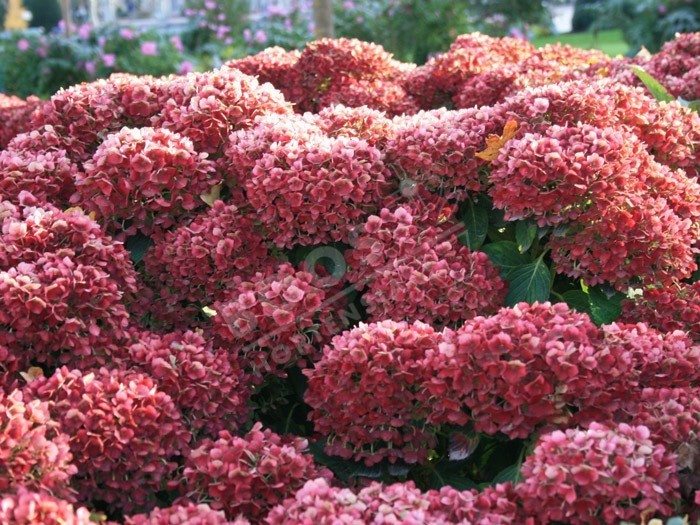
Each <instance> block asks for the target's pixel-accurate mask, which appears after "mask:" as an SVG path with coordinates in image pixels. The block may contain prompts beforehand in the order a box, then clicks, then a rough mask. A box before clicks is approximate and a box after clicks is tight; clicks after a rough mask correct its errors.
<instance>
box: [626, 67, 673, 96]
mask: <svg viewBox="0 0 700 525" xmlns="http://www.w3.org/2000/svg"><path fill="white" fill-rule="evenodd" d="M630 69H631V70H632V71H633V72H634V74H635V75H637V78H639V80H641V81H642V83H643V84H644V85H645V86H646V88H647V89H648V90H649V92H650V93H651V94H652V96H653V97H654V98H655V99H656V100H658V101H659V102H672V101H674V100H676V99H675V97H674V96H673V95H671V94H670V93H669V92H668V90H667V89H666V88H665V87H664V86H663V85H662V84H661V83H660V82H659V81H658V80H656V79H655V78H654V77H652V76H651V75H650V74H649V73H647V72H646V71H644V69H643V68H641V67H639V66H630Z"/></svg>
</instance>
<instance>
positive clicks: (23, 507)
mask: <svg viewBox="0 0 700 525" xmlns="http://www.w3.org/2000/svg"><path fill="white" fill-rule="evenodd" d="M92 518H93V516H92V514H91V512H90V511H89V510H88V509H86V508H85V507H78V508H75V507H74V506H73V505H72V504H71V503H69V502H68V501H65V500H62V499H59V498H57V497H55V496H52V495H51V494H50V493H48V492H43V491H39V492H33V491H31V490H28V489H26V488H24V487H19V489H18V490H17V492H16V493H15V494H2V495H0V523H7V524H12V525H94V523H95V522H94V521H93V519H92Z"/></svg>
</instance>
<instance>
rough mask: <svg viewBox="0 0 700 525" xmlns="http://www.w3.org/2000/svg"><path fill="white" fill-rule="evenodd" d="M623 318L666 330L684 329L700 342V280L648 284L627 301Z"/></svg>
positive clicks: (623, 319) (621, 319)
mask: <svg viewBox="0 0 700 525" xmlns="http://www.w3.org/2000/svg"><path fill="white" fill-rule="evenodd" d="M620 321H622V322H625V323H639V322H641V323H645V324H647V325H648V326H650V327H652V328H656V329H657V330H660V331H663V332H673V331H675V330H684V331H687V332H688V334H689V335H690V337H691V338H692V339H693V341H695V342H700V281H697V282H695V283H692V284H690V283H675V284H673V285H670V286H666V287H662V288H646V289H644V291H643V294H642V295H641V296H639V297H636V298H634V299H627V300H625V301H623V303H622V316H621V317H620Z"/></svg>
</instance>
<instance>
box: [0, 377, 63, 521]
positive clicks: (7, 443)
mask: <svg viewBox="0 0 700 525" xmlns="http://www.w3.org/2000/svg"><path fill="white" fill-rule="evenodd" d="M68 440H69V437H68V436H67V435H66V434H64V433H62V432H61V430H60V429H59V425H58V422H57V421H55V420H52V419H51V415H50V414H49V406H48V404H47V403H45V402H42V401H40V400H38V399H31V397H30V396H27V395H23V394H22V392H21V391H19V390H15V391H13V392H12V393H10V394H8V395H4V394H3V392H2V390H0V493H9V492H15V491H16V490H17V489H18V487H24V488H26V489H29V490H37V491H45V492H49V493H51V494H54V495H59V496H62V497H67V498H71V497H72V493H71V491H70V489H69V488H68V484H69V483H70V478H71V476H72V475H73V474H75V473H76V471H77V470H76V468H75V466H74V465H73V464H72V463H71V461H72V459H73V457H72V455H71V452H70V448H69V445H68ZM0 523H7V522H3V521H2V520H0Z"/></svg>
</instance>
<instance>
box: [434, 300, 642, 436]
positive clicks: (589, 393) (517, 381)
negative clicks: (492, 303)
mask: <svg viewBox="0 0 700 525" xmlns="http://www.w3.org/2000/svg"><path fill="white" fill-rule="evenodd" d="M598 338H599V331H598V328H597V327H596V326H595V325H594V324H593V323H592V322H591V321H590V319H589V318H588V316H587V315H586V314H580V313H577V312H574V311H571V310H569V307H568V306H567V305H566V304H564V303H557V304H550V303H535V304H533V305H530V304H526V303H520V304H518V305H516V306H514V307H512V308H503V309H501V310H500V311H499V312H498V313H497V314H496V315H492V316H490V317H475V318H474V319H471V320H469V321H467V322H466V323H465V324H464V326H462V327H461V328H459V329H458V330H456V331H454V332H453V331H446V333H445V339H446V345H447V346H446V347H445V348H446V350H445V351H446V352H447V354H448V355H450V356H451V360H450V361H449V362H448V364H446V365H444V366H443V369H442V370H440V372H439V373H438V375H437V377H438V378H439V381H437V380H436V381H433V383H432V384H430V385H429V387H428V388H432V389H437V390H436V391H435V394H438V393H439V392H440V391H443V392H444V391H445V389H446V388H447V389H449V390H448V391H450V392H455V393H454V394H453V396H454V398H456V399H458V400H459V402H461V403H464V404H465V405H466V406H467V407H468V408H469V409H470V410H471V417H472V419H473V425H474V428H475V429H476V430H477V431H478V432H485V433H487V434H496V433H497V432H501V433H503V434H505V435H507V436H508V437H510V438H511V439H515V438H524V437H527V436H529V435H531V434H532V432H533V431H534V430H535V429H536V428H537V427H538V426H540V425H543V424H544V425H546V424H555V425H558V424H562V423H565V422H566V421H567V419H568V418H569V408H568V406H567V405H575V406H582V405H583V406H585V405H587V404H589V403H590V402H591V400H595V399H596V397H597V396H599V395H600V393H601V392H604V391H605V390H606V388H607V385H608V384H609V383H611V382H613V381H614V379H615V378H616V377H617V376H618V375H620V374H621V373H622V372H624V371H626V370H627V369H628V368H630V366H631V365H630V364H629V363H625V362H624V361H622V360H620V359H619V357H617V356H616V355H614V354H613V355H612V356H607V355H606V354H603V353H601V352H598V349H597V347H596V343H597V341H598Z"/></svg>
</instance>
